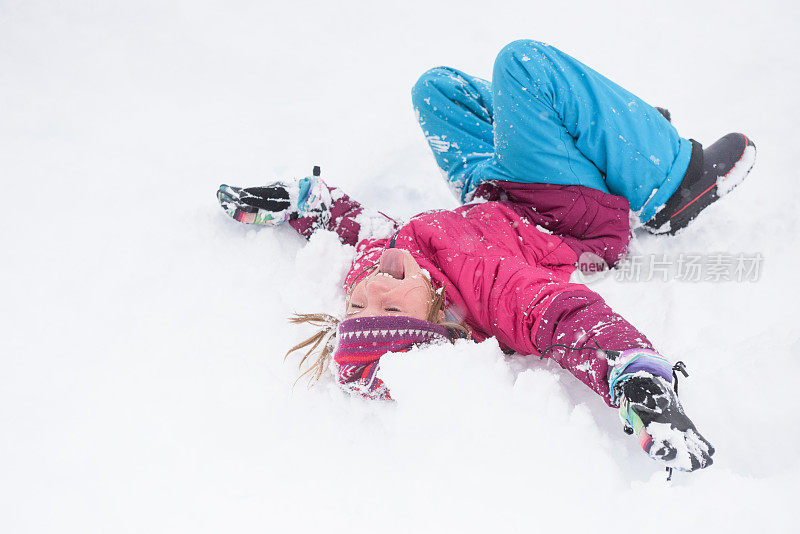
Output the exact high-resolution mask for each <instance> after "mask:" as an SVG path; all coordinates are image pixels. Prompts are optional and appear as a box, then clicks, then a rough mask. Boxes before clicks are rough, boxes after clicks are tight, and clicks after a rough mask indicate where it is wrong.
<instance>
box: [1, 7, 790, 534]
mask: <svg viewBox="0 0 800 534" xmlns="http://www.w3.org/2000/svg"><path fill="white" fill-rule="evenodd" d="M611 4H612V3H607V2H588V1H586V2H584V1H580V2H578V1H574V2H567V3H559V2H534V1H524V2H467V1H459V2H429V1H428V2H421V1H416V0H415V1H408V0H407V1H405V2H402V3H397V5H393V6H391V7H390V6H389V5H388V3H386V5H384V3H382V2H374V1H363V2H354V1H343V2H302V1H295V2H272V1H268V2H256V1H251V2H238V1H236V2H234V1H224V2H223V1H218V2H214V1H208V0H200V1H191V2H190V1H183V2H175V1H172V2H166V1H147V2H134V1H130V2H115V1H101V0H96V1H94V2H88V1H71V2H42V1H35V0H30V1H29V0H26V1H21V0H6V1H3V2H0V104H1V105H2V108H1V109H2V113H1V114H0V179H1V180H2V188H3V193H4V194H3V209H2V212H1V213H0V228H1V229H2V232H1V233H0V250H2V261H0V282H2V292H1V293H0V294H1V295H2V297H1V298H0V324H1V325H2V327H0V330H1V331H2V335H0V532H3V533H9V534H17V533H32V532H36V533H39V532H58V533H66V532H70V533H71V532H75V533H87V532H103V533H105V532H192V533H200V532H280V531H289V532H312V531H313V532H344V531H347V532H414V531H422V532H433V531H441V532H456V531H460V532H510V531H527V532H536V531H544V530H548V531H552V530H553V529H555V530H556V531H559V532H588V531H591V532H612V531H613V532H617V531H620V530H630V531H633V530H642V531H645V532H675V531H681V532H701V531H702V532H788V531H793V530H796V529H797V528H798V526H797V520H796V519H795V514H794V513H793V512H794V501H795V497H796V495H797V491H798V489H799V488H800V462H799V461H798V453H800V445H798V442H799V440H800V417H799V416H798V411H797V410H798V401H797V398H798V397H797V389H798V385H799V384H798V376H800V361H799V356H798V355H799V354H800V341H799V339H800V327H799V326H798V310H797V305H796V302H797V300H798V296H799V295H798V290H797V279H798V277H797V274H796V272H797V269H798V266H800V252H799V251H798V248H799V247H800V239H798V233H800V224H798V222H799V221H800V217H798V212H797V206H798V196H799V195H798V194H799V193H800V189H798V178H800V176H798V163H797V160H798V156H797V152H798V149H797V147H798V146H800V133H799V132H800V129H798V127H797V121H798V119H800V113H798V111H800V109H799V108H800V107H799V106H798V100H800V98H798V94H799V91H798V90H800V74H798V73H800V61H799V60H798V54H797V51H798V50H800V39H799V38H798V33H797V26H798V24H799V23H800V16H798V15H799V11H798V6H797V4H796V3H795V2H789V1H760V2H741V1H736V2H733V1H728V2H697V1H691V2H683V1H677V2H670V3H669V5H662V4H660V3H652V4H649V3H644V2H636V1H630V2H618V3H613V5H611ZM523 37H528V38H535V39H539V40H543V41H547V42H550V43H552V44H555V45H557V46H558V47H559V48H562V49H563V50H565V51H567V52H570V53H572V54H573V55H575V56H577V57H578V58H580V59H582V60H583V61H584V62H586V63H588V64H589V65H592V66H594V67H595V68H596V69H598V70H600V71H601V72H603V73H605V74H607V75H608V76H610V77H611V78H613V79H615V80H616V81H618V82H619V83H620V84H621V85H623V86H626V87H628V88H629V89H631V90H632V91H634V92H636V93H637V94H639V95H640V96H642V97H643V98H644V99H645V100H646V101H648V102H651V103H653V104H656V105H663V106H667V107H669V108H670V109H671V111H672V114H673V120H674V122H675V124H676V125H677V127H678V128H679V130H680V131H681V132H682V133H683V135H685V136H687V137H694V138H696V139H698V140H700V141H702V142H711V141H713V140H715V139H717V138H718V137H720V136H721V135H723V134H725V133H727V132H729V131H735V130H741V131H744V132H747V133H749V134H750V135H751V136H752V137H753V139H755V141H756V143H757V144H758V150H759V155H758V162H757V164H756V167H755V170H754V171H753V173H752V175H751V176H750V178H749V179H748V180H747V181H746V182H745V183H744V184H743V185H742V186H741V187H740V188H739V189H737V190H736V191H735V192H734V193H732V194H731V196H730V197H728V198H726V199H725V201H724V202H721V203H719V204H718V205H715V206H713V207H712V208H710V209H709V210H708V211H707V213H705V214H704V216H703V217H702V218H701V219H699V220H698V221H697V222H696V224H694V225H693V226H692V227H691V228H689V229H687V231H685V232H684V233H683V234H681V235H680V236H678V237H675V238H653V237H650V236H638V237H637V240H636V241H635V243H634V246H633V249H634V251H635V252H636V253H637V254H640V255H644V257H649V256H648V255H650V254H662V253H666V254H668V255H670V257H671V258H673V259H674V258H677V257H678V256H680V254H692V255H694V254H710V253H721V254H725V255H738V254H740V253H744V254H748V255H753V254H761V255H762V257H763V262H762V264H761V272H760V278H759V280H758V281H757V282H742V283H738V282H718V283H713V282H699V283H692V282H683V281H678V280H674V279H672V280H670V281H667V282H663V281H661V280H660V279H659V278H660V277H659V276H656V277H654V278H655V279H653V280H650V281H639V282H626V281H622V280H618V279H615V278H607V279H604V280H602V281H601V282H598V283H596V284H594V285H593V287H594V288H595V289H597V290H598V291H600V292H601V293H602V294H603V295H604V296H606V297H607V299H608V300H609V302H610V303H611V304H612V305H613V306H614V307H616V308H617V309H618V310H619V311H621V312H622V313H623V314H625V315H626V316H627V317H629V318H630V320H631V321H632V322H633V323H634V324H636V325H637V326H639V327H640V329H641V330H643V331H644V332H645V333H647V335H648V336H649V337H650V338H651V340H653V342H654V343H655V344H656V346H657V347H658V348H659V349H660V350H661V351H662V352H663V353H664V354H665V355H667V356H669V357H670V358H672V359H674V360H677V359H681V360H683V361H685V362H686V363H687V365H688V369H689V372H690V374H691V376H690V377H689V378H688V379H685V380H682V381H681V397H682V399H683V400H684V404H685V405H686V407H687V411H688V413H689V414H690V415H691V416H692V417H693V418H694V420H695V422H696V423H697V425H698V427H699V428H700V430H701V431H702V432H703V433H704V434H705V435H706V436H707V437H708V438H709V439H710V440H711V441H712V442H713V443H714V445H715V446H716V448H717V454H716V455H715V457H714V460H715V463H714V465H713V466H712V467H711V468H709V469H707V470H704V471H702V472H699V473H693V474H688V475H686V474H680V473H676V475H675V477H674V480H673V482H672V483H671V484H668V483H666V482H665V473H664V471H663V469H661V468H660V467H659V465H658V464H656V463H655V462H653V461H651V460H649V459H648V458H646V457H645V456H644V455H643V454H642V453H641V452H640V451H639V449H638V448H637V445H636V443H635V441H634V440H633V439H631V438H630V437H629V436H627V435H625V434H624V433H623V432H622V430H621V428H620V424H619V422H618V420H617V416H616V414H615V412H614V411H613V410H610V409H608V408H607V407H606V406H605V405H603V404H602V402H601V401H600V400H599V399H597V398H596V397H595V396H594V395H593V394H592V392H591V391H589V390H588V389H587V388H585V386H583V385H582V384H580V383H579V382H578V381H577V380H575V379H574V378H572V376H571V375H569V374H568V373H566V372H563V371H561V370H560V368H558V367H557V366H555V365H554V364H552V363H548V362H539V361H522V360H506V359H504V358H503V356H502V354H501V353H500V351H499V349H498V347H497V345H496V343H494V342H492V341H489V342H486V343H483V344H480V345H476V344H469V343H459V344H457V345H455V346H452V347H440V348H431V349H427V350H418V351H415V352H412V353H410V354H408V355H406V356H405V357H404V358H403V359H399V358H397V359H394V360H393V361H391V362H387V363H386V365H385V368H384V374H385V378H386V379H387V382H389V384H390V386H391V387H392V391H393V394H394V395H395V396H396V397H397V398H398V399H399V402H397V403H395V404H393V405H386V404H373V403H367V402H364V401H361V400H358V399H352V398H347V397H345V396H343V395H342V394H341V393H340V392H339V391H338V390H337V389H336V388H335V387H333V386H332V385H331V384H330V382H323V383H322V384H320V385H319V386H318V387H316V388H313V389H311V390H308V389H306V388H305V387H304V386H303V385H302V384H299V385H298V386H297V387H295V388H294V389H293V388H292V383H293V380H294V378H295V376H296V374H297V371H296V368H295V366H294V365H292V364H291V362H289V363H284V362H283V361H282V357H283V354H284V352H285V350H286V349H287V348H288V347H289V346H291V345H292V344H294V343H296V342H297V341H298V340H299V339H301V338H302V337H304V335H308V331H305V330H303V329H298V328H295V327H290V326H289V325H288V324H287V322H286V317H287V315H289V314H290V313H291V312H293V311H307V312H308V311H311V312H318V311H327V312H334V313H336V312H338V311H339V310H340V305H341V304H340V303H341V298H342V294H341V290H340V289H339V284H340V281H341V279H342V277H343V274H344V273H345V271H346V269H347V265H348V261H349V259H350V257H351V254H352V250H348V249H345V248H342V247H340V246H339V245H338V242H337V241H336V239H335V237H333V236H332V235H319V236H317V237H315V238H314V239H313V240H312V241H311V242H310V243H308V244H306V243H305V242H304V241H303V240H302V239H301V238H299V237H298V236H296V235H294V234H293V232H292V231H291V229H289V228H280V229H277V230H270V229H248V228H246V227H244V226H242V225H238V224H236V223H234V222H233V221H231V220H230V219H228V218H227V217H226V216H225V215H224V213H223V212H222V210H221V209H220V208H219V207H218V206H217V203H216V199H215V198H214V192H215V191H216V188H217V186H218V184H219V183H221V182H226V183H230V184H240V185H253V184H258V183H263V182H265V181H268V180H271V179H273V178H276V177H287V178H288V177H299V176H303V175H307V174H308V173H309V172H310V170H311V167H312V165H315V164H319V165H321V166H322V168H323V174H324V177H325V178H326V179H327V180H328V181H330V182H331V183H335V184H338V185H340V186H342V187H343V188H344V189H345V190H346V191H348V192H349V193H350V194H352V195H353V196H354V197H356V198H358V199H360V200H362V201H363V202H365V203H368V204H370V205H372V206H374V207H376V208H378V209H382V210H384V211H387V212H389V213H391V214H394V215H397V216H399V217H407V216H410V215H412V214H414V213H416V212H418V211H422V210H425V209H430V208H435V207H453V206H454V205H455V201H454V200H453V199H452V198H451V197H450V196H449V193H448V192H447V190H446V188H445V186H444V185H443V183H442V181H441V179H440V177H439V172H438V170H437V169H436V167H435V164H434V162H433V159H432V157H431V156H430V155H429V153H428V148H427V146H426V144H425V141H424V139H423V136H422V134H421V133H420V132H419V131H418V127H417V125H416V122H415V119H414V115H413V112H412V109H411V106H410V95H409V90H410V87H411V85H412V84H413V83H414V81H415V80H416V78H417V77H418V76H419V74H421V73H422V72H423V71H424V70H426V69H427V68H429V67H431V66H436V65H442V64H444V65H451V66H456V67H460V68H461V69H463V70H465V71H468V72H471V73H475V74H478V75H484V76H487V77H488V76H489V73H490V72H491V65H492V61H493V58H494V55H495V54H496V53H497V51H498V50H499V49H500V48H501V47H502V46H503V45H504V44H505V43H506V42H509V41H511V40H513V39H517V38H523ZM423 368H424V370H425V372H424V373H422V372H421V369H423ZM589 529H591V530H589Z"/></svg>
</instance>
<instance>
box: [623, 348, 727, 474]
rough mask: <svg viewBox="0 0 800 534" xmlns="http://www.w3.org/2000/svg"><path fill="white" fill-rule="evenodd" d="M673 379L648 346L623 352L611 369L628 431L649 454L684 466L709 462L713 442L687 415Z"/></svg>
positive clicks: (665, 363) (673, 465) (669, 369)
mask: <svg viewBox="0 0 800 534" xmlns="http://www.w3.org/2000/svg"><path fill="white" fill-rule="evenodd" d="M672 383H673V378H672V366H671V365H670V363H669V362H668V361H667V360H666V359H665V358H663V357H662V356H661V355H659V354H658V353H657V352H655V351H652V350H647V349H632V350H627V351H624V352H622V353H621V354H620V355H619V357H618V358H617V359H616V360H615V362H614V367H613V368H612V369H611V372H610V373H609V385H610V386H611V392H612V400H613V401H614V402H615V403H616V402H618V403H619V414H620V418H621V419H622V422H623V425H624V428H625V431H626V432H627V433H629V434H634V435H636V436H637V438H638V440H639V445H640V446H641V447H642V450H644V452H645V453H647V455H648V456H650V457H651V458H653V459H655V460H661V461H663V462H665V464H666V467H670V468H674V469H678V470H680V471H694V470H695V469H701V468H703V467H707V466H709V465H711V464H712V463H713V461H712V459H711V456H712V455H713V454H714V447H713V446H712V445H711V443H709V442H708V441H707V440H706V439H705V438H704V437H703V436H702V435H700V433H699V432H698V431H697V428H695V426H694V423H692V421H691V419H689V418H688V417H687V416H686V413H685V412H684V411H683V406H681V403H680V401H679V400H678V395H677V393H676V392H675V390H674V389H673V387H672Z"/></svg>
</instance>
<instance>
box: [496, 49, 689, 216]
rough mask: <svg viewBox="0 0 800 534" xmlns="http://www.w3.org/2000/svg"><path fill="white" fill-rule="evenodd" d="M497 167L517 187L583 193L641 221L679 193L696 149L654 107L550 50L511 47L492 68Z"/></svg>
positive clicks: (563, 55)
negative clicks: (623, 204) (617, 203)
mask: <svg viewBox="0 0 800 534" xmlns="http://www.w3.org/2000/svg"><path fill="white" fill-rule="evenodd" d="M493 76H494V79H493V80H492V83H493V86H492V93H493V103H494V114H493V115H494V136H495V137H494V146H495V150H496V152H497V159H496V163H497V165H498V166H500V167H502V168H503V171H505V172H507V173H508V174H509V175H512V176H514V178H512V180H514V181H519V182H543V183H555V184H569V185H584V186H589V187H593V188H595V189H599V190H601V191H605V192H610V193H612V194H614V195H619V196H622V197H624V198H626V199H627V200H628V201H629V202H630V204H631V209H632V210H634V211H636V212H639V217H640V219H641V220H642V221H643V222H644V221H647V220H649V219H650V218H651V217H652V216H653V214H654V212H655V210H656V208H657V207H658V206H661V205H663V204H664V203H665V202H666V201H667V199H669V197H670V196H671V195H672V194H673V193H674V192H675V190H676V189H677V187H678V185H679V184H680V182H681V179H682V178H683V176H684V174H685V172H686V169H687V167H688V165H689V159H690V157H691V152H692V148H691V143H690V142H689V141H688V140H686V139H683V138H681V137H680V136H679V135H678V133H677V131H676V130H675V128H674V127H673V126H672V125H671V124H670V123H669V122H668V121H667V120H666V119H665V118H664V117H663V116H662V115H661V114H660V113H659V112H658V111H657V110H656V109H655V108H653V107H651V106H650V105H648V104H646V103H645V102H644V101H642V100H641V99H639V98H638V97H636V96H635V95H633V94H631V93H630V92H628V91H626V90H625V89H623V88H622V87H620V86H618V85H617V84H615V83H614V82H612V81H610V80H608V79H607V78H605V77H603V76H602V75H600V74H599V73H597V72H595V71H594V70H592V69H590V68H589V67H587V66H586V65H584V64H582V63H580V62H579V61H577V60H575V59H574V58H572V57H570V56H569V55H567V54H565V53H563V52H561V51H560V50H558V49H556V48H554V47H552V46H549V45H546V44H544V43H540V42H536V41H529V40H521V41H515V42H513V43H511V44H509V45H507V46H506V47H505V48H503V50H502V51H501V52H500V54H499V55H498V56H497V59H496V61H495V65H494V74H493Z"/></svg>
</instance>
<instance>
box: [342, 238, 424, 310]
mask: <svg viewBox="0 0 800 534" xmlns="http://www.w3.org/2000/svg"><path fill="white" fill-rule="evenodd" d="M431 301H432V294H431V286H430V284H429V283H428V281H427V279H426V278H425V275H424V274H422V269H421V268H420V266H419V264H418V263H417V262H416V260H414V258H413V257H412V256H411V254H409V253H408V252H407V251H405V250H400V249H396V248H390V249H387V250H385V251H384V252H383V254H381V259H380V262H379V263H378V269H377V270H376V271H375V272H373V273H371V274H369V275H367V276H366V277H365V278H363V279H362V280H361V281H359V282H358V283H357V284H356V285H355V287H353V292H352V293H351V295H350V300H349V301H348V302H347V318H348V319H349V318H351V317H374V316H376V315H405V316H408V317H414V318H416V319H423V320H425V319H427V318H428V311H429V310H430V306H431Z"/></svg>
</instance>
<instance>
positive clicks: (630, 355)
mask: <svg viewBox="0 0 800 534" xmlns="http://www.w3.org/2000/svg"><path fill="white" fill-rule="evenodd" d="M639 372H644V373H649V374H651V375H653V376H660V377H661V378H663V379H664V380H666V381H667V382H669V383H670V384H671V383H672V364H671V363H670V362H669V361H668V360H667V359H666V358H664V357H663V356H661V355H660V354H659V353H657V352H656V351H654V350H651V349H628V350H626V351H623V352H622V353H620V355H619V356H617V358H616V360H614V366H613V367H611V368H610V369H609V372H608V387H609V390H610V392H611V402H613V403H614V405H617V404H618V403H619V401H620V396H621V393H622V384H623V383H624V382H625V381H626V380H627V379H628V378H630V377H631V376H633V375H635V374H636V373H639ZM634 430H635V429H634Z"/></svg>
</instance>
